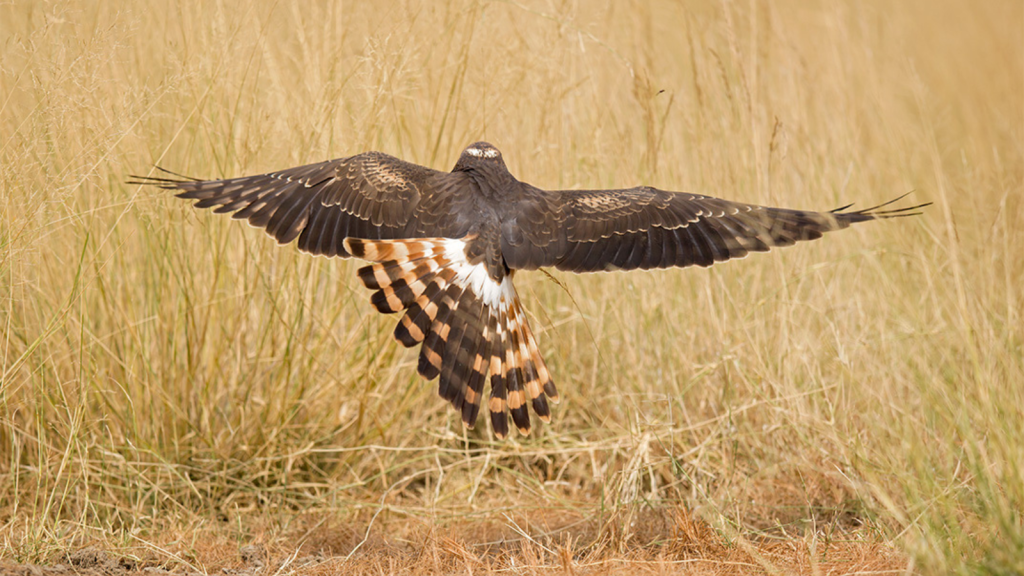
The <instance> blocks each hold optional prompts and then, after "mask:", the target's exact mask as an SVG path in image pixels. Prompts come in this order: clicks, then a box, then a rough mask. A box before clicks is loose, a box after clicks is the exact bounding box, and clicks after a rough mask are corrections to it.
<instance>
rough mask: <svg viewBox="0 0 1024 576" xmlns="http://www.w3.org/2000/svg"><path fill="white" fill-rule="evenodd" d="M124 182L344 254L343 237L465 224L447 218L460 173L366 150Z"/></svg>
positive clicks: (315, 249) (461, 189) (301, 244)
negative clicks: (250, 171) (263, 167)
mask: <svg viewBox="0 0 1024 576" xmlns="http://www.w3.org/2000/svg"><path fill="white" fill-rule="evenodd" d="M133 178H134V180H132V181H130V182H129V183H130V184H151V185H158V186H160V187H162V188H166V189H171V190H179V191H180V193H179V194H177V196H178V197H179V198H185V199H189V200H197V202H196V203H195V206H196V207H197V208H213V209H214V210H213V211H214V212H217V213H219V214H231V215H232V218H236V219H242V220H247V221H248V222H249V224H251V225H252V226H255V227H257V228H262V229H264V230H265V231H266V232H267V234H270V235H271V236H273V237H274V238H276V239H277V241H278V242H279V243H281V244H286V243H289V242H292V241H294V240H295V239H296V238H297V239H298V248H299V249H300V250H303V251H305V252H309V253H311V254H321V255H325V256H342V257H347V256H349V253H348V251H347V250H346V249H345V245H344V240H345V238H368V239H375V240H379V239H386V238H402V237H407V236H424V235H426V236H432V237H459V236H462V235H464V234H465V232H466V228H467V227H468V225H469V223H467V222H465V221H463V220H460V219H459V218H451V217H446V216H448V215H449V214H452V213H453V212H456V210H455V208H456V207H457V204H459V203H461V202H465V201H466V200H467V197H468V194H467V192H468V191H469V187H468V186H467V185H466V180H465V178H464V176H463V175H462V174H452V173H448V172H439V171H437V170H432V169H430V168H426V167H424V166H419V165H417V164H412V163H409V162H405V161H403V160H399V159H398V158H395V157H394V156H389V155H387V154H383V153H381V152H366V153H363V154H358V155H356V156H351V157H348V158H339V159H336V160H328V161H326V162H320V163H317V164H309V165H306V166H299V167H296V168H289V169H287V170H281V171H278V172H271V173H268V174H260V175H257V176H243V177H240V178H229V179H226V180H194V179H189V178H154V177H145V176H134V177H133Z"/></svg>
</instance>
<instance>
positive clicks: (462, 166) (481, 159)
mask: <svg viewBox="0 0 1024 576" xmlns="http://www.w3.org/2000/svg"><path fill="white" fill-rule="evenodd" d="M498 167H500V168H501V169H502V170H507V168H505V161H504V160H502V158H501V152H499V151H498V149H497V148H495V147H494V146H491V145H490V144H488V143H487V142H476V143H474V144H470V145H469V146H467V147H466V149H465V150H463V151H462V154H461V155H460V156H459V161H458V162H456V163H455V169H454V170H453V172H458V171H460V170H470V169H474V168H476V169H480V168H498Z"/></svg>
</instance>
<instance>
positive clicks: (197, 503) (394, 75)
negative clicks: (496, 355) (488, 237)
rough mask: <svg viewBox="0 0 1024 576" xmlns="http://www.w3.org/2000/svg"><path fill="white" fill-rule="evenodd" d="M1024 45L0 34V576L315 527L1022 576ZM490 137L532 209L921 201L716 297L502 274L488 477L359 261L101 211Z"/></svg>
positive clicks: (165, 16)
mask: <svg viewBox="0 0 1024 576" xmlns="http://www.w3.org/2000/svg"><path fill="white" fill-rule="evenodd" d="M1022 46H1024V9H1022V5H1021V3H1020V2H984V3H971V2H953V1H937V2H899V3H891V2H842V3H837V2H804V1H796V0H793V1H788V0H784V1H781V2H772V3H765V2H754V1H751V2H740V3H732V2H722V3H719V2H688V3H677V2H662V1H653V2H641V1H636V2H596V1H595V2H583V3H578V2H557V1H535V2H534V1H528V0H523V1H522V2H501V1H493V2H446V3H441V2H418V1H411V0H410V1H404V2H403V1H396V2H379V3H359V2H354V3H335V2H319V3H312V2H310V3H289V2H276V3H275V2H237V3H235V2H188V1H184V2H178V3H132V2H49V3H37V2H21V1H16V2H13V3H5V4H3V5H0V47H2V48H0V187H2V196H0V330H2V334H3V340H2V342H0V344H2V346H3V350H2V367H3V370H2V380H0V523H2V524H0V534H2V538H3V542H4V552H3V553H2V554H0V557H6V558H8V559H10V560H16V561H36V560H38V559H40V558H45V557H46V556H47V555H48V554H50V553H52V552H53V551H54V550H61V549H63V548H65V547H67V546H68V545H69V544H68V543H69V542H73V541H76V540H75V539H76V538H77V539H79V540H81V538H95V537H97V535H99V534H105V535H106V536H105V538H107V539H109V540H110V541H112V542H118V541H121V542H125V543H128V542H131V541H132V540H133V539H134V538H151V537H153V533H154V532H157V531H159V530H162V529H166V528H167V527H168V526H176V527H178V529H179V530H180V529H182V528H181V527H188V526H194V525H197V524H202V523H205V522H222V523H225V526H226V528H225V529H226V530H234V531H236V532H237V534H238V538H244V537H245V535H246V533H247V532H246V531H247V528H246V524H247V522H249V521H250V520H251V519H253V518H262V519H266V518H270V519H271V520H270V521H272V522H277V523H283V524H287V523H288V522H289V521H290V520H289V518H293V517H298V516H300V515H304V514H310V513H315V514H336V515H342V516H345V515H354V516H358V515H359V514H374V518H375V519H376V520H377V521H378V522H381V523H385V522H400V521H402V520H403V519H408V518H413V519H419V520H423V521H427V522H432V523H439V524H444V523H450V522H453V521H461V520H462V519H466V518H491V517H495V518H499V519H500V518H501V517H502V514H507V513H515V512H521V511H524V510H537V511H551V512H552V513H558V512H559V511H573V512H575V513H579V514H582V515H584V516H585V517H588V518H611V517H615V518H618V524H616V526H619V528H617V529H616V530H617V531H616V532H615V538H616V539H617V541H618V542H620V543H628V542H629V541H630V540H631V539H633V540H636V539H638V538H641V537H642V535H640V534H639V533H637V532H636V531H631V529H630V526H631V525H632V524H631V522H632V521H631V519H632V518H634V517H637V516H636V515H638V514H641V513H642V512H643V511H644V510H647V509H677V508H683V509H688V510H690V511H691V512H692V513H693V514H694V515H696V516H698V517H699V518H701V519H702V520H703V521H706V522H708V523H709V524H710V525H711V526H713V527H714V528H715V529H716V530H717V532H718V533H719V534H721V535H722V536H723V537H724V538H726V539H727V540H730V539H744V538H747V539H749V538H802V539H805V540H806V539H811V540H817V539H825V540H828V539H837V540H842V539H848V540H851V539H852V540H867V541H872V542H884V543H886V544H891V545H893V546H896V547H898V548H900V549H902V550H905V551H906V553H907V554H908V556H909V557H910V558H912V559H913V563H914V564H913V565H914V566H916V567H917V568H918V569H920V570H922V571H924V572H926V573H934V572H937V571H956V572H973V571H991V572H997V573H998V572H1004V571H1013V570H1022V569H1024V566H1022V564H1021V560H1020V558H1021V557H1022V555H1024V518H1022V509H1024V442H1022V440H1021V438H1022V437H1024V417H1022V414H1024V352H1022V345H1024V343H1022V340H1024V339H1022V336H1024V331H1022V329H1021V311H1022V309H1024V305H1022V302H1024V297H1022V292H1021V283H1022V280H1024V257H1022V254H1024V201H1022V192H1024V188H1022V183H1024V144H1022V143H1024V103H1022V94H1024V49H1022ZM479 139H486V140H488V141H490V142H492V143H494V144H495V145H497V146H498V147H499V148H500V149H502V150H503V152H504V156H505V158H506V160H507V162H508V164H509V168H510V169H511V170H512V172H513V173H514V174H516V175H517V176H518V177H519V178H520V179H523V180H525V181H528V182H531V183H533V184H535V185H538V186H540V187H546V188H573V187H581V188H582V187H588V188H591V187H623V186H631V185H635V184H639V183H646V184H650V185H653V186H658V187H661V188H666V189H671V190H684V191H695V192H701V193H707V194H711V195H714V196H721V197H724V198H729V199H734V200H739V201H744V202H753V203H766V204H773V205H782V206H789V207H798V208H811V209H830V208H833V207H836V206H838V205H840V204H844V203H846V202H849V201H856V202H857V203H858V205H859V206H867V205H871V204H874V203H878V202H881V201H885V200H888V199H890V198H892V197H894V196H896V195H898V194H902V193H904V192H906V191H909V190H917V193H916V194H915V195H914V196H913V197H912V198H911V200H912V201H934V202H935V205H934V206H933V207H931V208H929V209H928V210H927V211H926V214H925V215H924V216H923V217H918V218H915V219H909V220H900V221H892V222H885V223H874V224H866V225H862V226H858V227H857V228H856V229H854V230H850V231H846V232H842V233H837V234H834V235H830V236H829V237H827V238H825V239H824V240H822V241H819V242H816V243H812V244H808V245H801V246H799V247H796V248H791V249H787V250H784V251H780V252H777V253H772V254H770V255H758V256H755V257H751V258H749V259H746V260H743V261H741V262H736V263H729V264H726V265H719V266H716V267H714V268H712V269H710V270H700V269H694V270H676V271H658V272H634V273H629V274H619V273H612V274H593V275H586V276H572V275H568V274H564V273H554V278H555V280H557V282H560V283H562V284H563V285H564V287H562V286H559V285H558V284H557V283H556V282H553V281H552V280H551V279H549V278H547V277H545V276H544V275H542V274H531V275H523V276H522V277H520V278H517V281H518V283H519V285H520V293H521V294H522V297H523V300H524V302H525V304H526V307H527V308H528V309H529V310H530V313H531V317H532V322H533V325H534V327H535V329H536V330H537V331H538V333H539V338H540V340H541V342H540V343H541V348H542V352H543V353H544V355H545V357H546V358H547V360H548V362H549V363H550V365H551V368H552V370H553V373H554V375H555V378H556V382H558V384H559V390H560V391H561V392H562V396H563V398H564V400H563V402H562V403H561V404H560V405H559V406H558V407H557V408H556V409H555V410H554V418H553V422H552V424H551V425H548V426H544V427H542V428H540V429H539V430H537V431H536V433H535V434H534V435H532V436H530V437H528V438H521V437H516V438H512V439H511V440H509V441H507V442H504V443H494V442H492V440H491V436H490V432H489V430H487V427H483V426H482V427H478V429H477V430H475V431H472V432H469V433H464V432H463V431H462V429H461V424H460V422H459V419H458V417H457V416H456V415H455V414H454V412H453V411H451V410H450V409H449V408H448V407H447V405H446V404H445V403H444V402H443V401H442V400H441V399H440V398H438V397H437V395H436V390H435V388H436V384H429V385H428V384H425V383H424V382H422V381H421V379H420V378H419V377H418V376H417V375H416V373H415V372H416V371H415V353H414V352H409V351H406V350H405V349H403V348H401V347H400V346H399V345H398V344H397V343H396V342H394V341H393V340H392V338H391V335H390V332H391V328H392V325H393V323H394V320H395V319H394V318H392V317H382V316H380V315H378V314H376V313H375V312H373V310H372V309H371V307H370V306H368V304H367V296H368V294H367V293H366V292H365V291H364V290H363V289H362V288H361V286H359V285H358V282H357V281H356V280H355V277H354V274H353V272H354V270H355V268H356V267H357V266H358V263H354V262H348V261H328V260H325V259H318V258H310V257H308V256H306V255H302V254H300V253H298V251H297V250H295V249H294V248H293V247H285V248H279V247H277V246H276V245H275V243H274V242H273V241H272V240H270V239H268V238H266V237H264V236H263V235H262V234H261V233H259V232H257V231H254V230H251V229H248V228H247V227H245V226H242V225H240V224H238V223H235V222H231V221H230V220H229V219H226V218H217V217H212V216H210V215H209V214H205V213H197V212H195V211H193V210H192V209H191V208H189V206H188V205H187V204H186V203H184V202H182V201H180V200H176V199H173V198H170V197H169V195H168V194H167V193H165V192H163V191H159V190H151V189H145V188H137V187H130V186H126V185H125V184H124V183H123V182H124V180H125V179H126V177H127V175H128V174H130V173H147V171H148V170H150V167H151V166H153V165H154V164H159V165H162V166H166V167H168V168H171V169H173V170H176V171H180V172H183V173H186V174H189V175H194V176H198V177H205V178H213V177H227V176H233V175H241V174H250V173H258V172H263V171H269V170H273V169H277V168H282V167H287V166H291V165H295V164H300V163H308V162H313V161H318V160H322V159H326V158H332V157H338V156H345V155H350V154H353V153H357V152H360V151H364V150H369V149H375V150H382V151H385V152H388V153H391V154H394V155H397V156H400V157H402V158H405V159H407V160H411V161H414V162H418V163H422V164H426V165H429V166H432V167H435V168H439V169H449V168H450V167H451V166H452V165H453V164H454V161H455V159H456V158H457V155H458V153H459V152H460V151H461V149H462V148H463V147H464V146H465V145H466V144H468V143H470V142H473V141H475V140H479ZM378 513H380V515H379V517H378V516H377V514H378ZM606 525H607V524H606Z"/></svg>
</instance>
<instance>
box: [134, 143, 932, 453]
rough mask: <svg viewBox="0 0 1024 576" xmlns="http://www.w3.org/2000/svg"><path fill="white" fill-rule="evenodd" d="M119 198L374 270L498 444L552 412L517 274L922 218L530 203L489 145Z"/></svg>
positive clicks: (380, 300)
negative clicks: (447, 155) (433, 159)
mask: <svg viewBox="0 0 1024 576" xmlns="http://www.w3.org/2000/svg"><path fill="white" fill-rule="evenodd" d="M131 183H134V184H153V185H158V186H161V187H163V188H166V189H170V190H178V191H180V193H179V194H178V197H179V198H185V199H188V200H197V202H196V203H195V206H196V207H197V208H213V209H214V212H217V213H221V214H231V215H232V218H237V219H241V220H247V221H248V222H249V224H251V225H252V226H255V227H257V228H262V229H264V230H265V231H266V232H267V234H270V235H271V236H273V237H274V238H276V239H277V241H278V243H280V244H287V243H290V242H293V241H297V245H298V248H299V250H302V251H304V252H309V253H310V254H321V255H324V256H339V257H342V258H347V257H350V256H355V257H357V258H362V259H364V260H368V261H369V262H371V264H370V265H368V266H365V267H363V268H360V269H359V279H360V280H361V281H362V282H363V284H365V285H366V287H367V288H369V289H370V290H373V295H372V296H371V298H370V300H371V302H372V303H373V306H374V307H375V308H376V309H377V310H378V311H380V312H384V313H393V312H402V311H404V313H405V314H404V315H403V316H402V319H401V320H400V321H399V322H398V325H397V326H396V327H395V338H397V339H398V341H399V342H401V343H402V344H403V345H405V346H407V347H412V346H416V345H420V354H419V367H418V370H419V373H420V374H421V375H423V377H424V378H426V379H427V380H431V379H433V378H437V377H440V379H439V387H438V392H439V393H440V395H441V396H442V397H443V398H445V399H446V400H448V401H449V402H451V403H452V406H454V407H455V410H457V411H459V412H460V413H461V415H462V422H463V424H464V425H465V426H466V427H468V428H472V427H473V425H474V424H475V423H476V418H477V413H478V411H479V410H480V403H481V401H482V400H483V395H484V384H485V383H486V382H487V381H488V380H489V381H490V397H489V399H488V401H487V408H488V410H489V411H490V414H491V428H492V429H493V430H494V434H495V435H496V436H497V437H499V438H505V437H506V436H507V435H508V415H509V414H511V416H512V422H513V423H514V424H515V427H516V428H518V429H519V432H520V433H522V434H524V435H525V434H528V433H529V432H530V414H529V410H528V408H527V404H529V405H531V406H533V411H534V412H536V413H537V416H538V417H539V418H540V419H541V420H544V421H545V422H547V421H549V420H550V418H551V411H550V409H549V408H548V402H547V399H548V398H550V399H551V400H552V401H553V402H557V400H558V392H557V391H556V390H555V384H554V382H553V380H552V378H551V373H550V371H549V370H548V368H547V365H546V364H545V363H544V359H543V358H542V357H541V354H540V348H539V346H538V345H537V339H536V338H535V336H534V334H533V331H532V330H531V329H530V325H529V323H528V322H527V318H526V314H525V313H524V312H523V308H522V305H521V304H520V303H519V298H518V296H517V294H516V290H515V287H514V286H513V285H512V279H513V277H514V276H515V274H516V273H517V272H518V271H520V270H535V269H537V268H540V267H542V266H554V267H555V268H557V269H559V270H567V271H570V272H596V271H600V270H634V269H637V268H640V269H644V270H647V269H651V268H669V267H673V266H678V267H685V266H692V265H694V264H696V265H698V266H705V267H706V266H710V265H712V264H714V263H715V262H722V261H725V260H729V259H730V258H742V257H744V256H746V255H747V254H748V253H749V252H767V251H768V250H769V249H771V248H774V247H778V246H789V245H791V244H794V243H796V242H799V241H801V240H814V239H815V238H819V237H821V235H822V234H824V233H825V232H830V231H832V230H839V229H842V228H846V227H847V226H849V225H850V224H853V223H856V222H864V221H867V220H875V219H879V218H893V217H898V216H909V215H912V214H915V212H913V211H914V210H916V209H918V208H921V207H923V206H925V205H926V204H922V205H919V206H911V207H908V208H899V209H892V210H881V208H883V207H885V206H888V205H889V204H891V203H892V202H895V201H896V200H899V198H897V199H896V200H893V201H892V202H887V203H885V204H882V205H879V206H876V207H874V208H869V209H865V210H858V211H847V210H848V209H849V206H844V207H843V208H838V209H836V210H833V211H831V212H807V211H803V210H788V209H783V208H769V207H765V206H755V205H751V204H741V203H738V202H730V201H728V200H720V199H718V198H711V197H708V196H702V195H697V194H684V193H678V192H666V191H663V190H658V189H655V188H650V187H647V186H640V187H637V188H628V189H624V190H542V189H540V188H536V187H534V186H531V185H530V184H527V183H525V182H520V181H519V180H516V178H515V177H514V176H513V175H512V174H511V173H509V171H508V169H507V168H506V167H505V162H504V160H502V156H501V152H499V151H498V149H497V148H495V147H494V146H491V145H490V144H488V143H486V142H477V143H476V144H473V145H471V146H469V147H468V148H466V149H465V150H463V152H462V154H461V156H459V160H458V162H456V164H455V168H454V169H453V170H452V171H451V172H440V171H437V170H432V169H430V168H426V167H423V166H419V165H416V164H411V163H409V162H405V161H402V160H400V159H398V158H395V157H393V156H389V155H387V154H383V153H380V152H366V153H363V154H357V155H355V156H351V157H348V158H341V159H337V160H329V161H326V162H321V163H319V164H310V165H308V166H300V167H298V168H290V169H287V170H281V171H279V172H271V173H269V174H261V175H259V176H245V177H241V178H229V179H226V180H194V179H188V178H180V177H178V178H153V177H135V180H133V181H132V182H131ZM901 198H902V197H901Z"/></svg>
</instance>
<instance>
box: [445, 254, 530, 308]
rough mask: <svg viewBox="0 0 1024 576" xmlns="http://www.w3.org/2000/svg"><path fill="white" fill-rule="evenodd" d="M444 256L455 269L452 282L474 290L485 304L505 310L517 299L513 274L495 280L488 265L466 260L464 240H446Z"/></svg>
mask: <svg viewBox="0 0 1024 576" xmlns="http://www.w3.org/2000/svg"><path fill="white" fill-rule="evenodd" d="M444 256H445V258H446V259H447V260H448V261H449V262H451V265H450V266H451V267H452V269H453V270H455V278H454V279H452V282H453V283H455V284H459V285H460V286H465V287H466V288H468V289H469V290H472V291H473V294H476V295H477V296H478V297H479V298H480V300H482V301H483V303H484V305H485V306H487V307H489V308H494V309H496V310H500V311H501V312H505V311H507V310H508V307H509V306H510V305H511V304H512V301H513V300H515V297H516V291H515V287H513V286H512V276H511V275H506V276H505V277H504V278H502V280H501V283H498V282H495V280H494V278H491V275H490V274H488V273H487V266H486V265H485V264H484V263H483V262H481V263H479V264H470V262H469V261H468V260H466V243H465V242H463V241H462V240H445V241H444Z"/></svg>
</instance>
